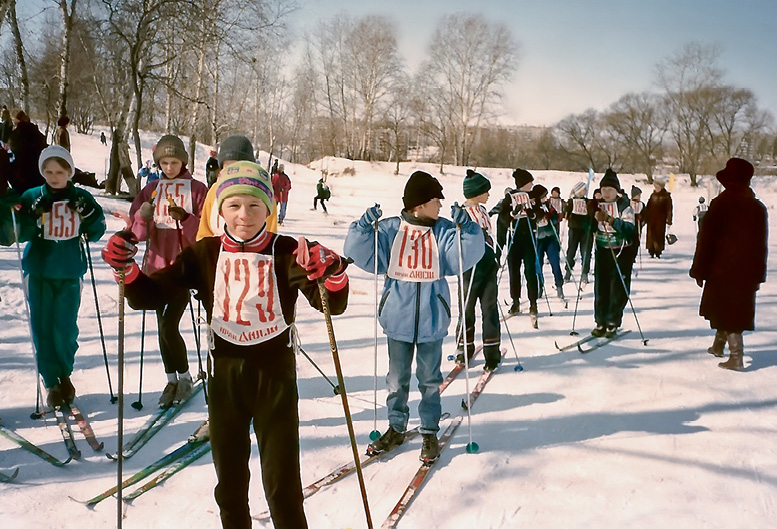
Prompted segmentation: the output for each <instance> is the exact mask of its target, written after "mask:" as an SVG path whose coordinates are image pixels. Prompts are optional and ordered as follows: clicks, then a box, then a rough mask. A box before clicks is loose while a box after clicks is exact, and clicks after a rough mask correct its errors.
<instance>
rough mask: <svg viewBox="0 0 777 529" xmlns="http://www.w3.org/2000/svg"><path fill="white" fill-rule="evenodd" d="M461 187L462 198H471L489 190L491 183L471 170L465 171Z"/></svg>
mask: <svg viewBox="0 0 777 529" xmlns="http://www.w3.org/2000/svg"><path fill="white" fill-rule="evenodd" d="M462 187H463V189H464V198H472V197H476V196H478V195H482V194H483V193H485V192H487V191H488V190H490V189H491V182H489V181H488V178H486V177H485V176H483V175H482V174H480V173H476V172H475V171H473V170H472V169H467V176H465V177H464V183H463V184H462Z"/></svg>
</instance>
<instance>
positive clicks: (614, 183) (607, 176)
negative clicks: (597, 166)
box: [599, 168, 621, 190]
mask: <svg viewBox="0 0 777 529" xmlns="http://www.w3.org/2000/svg"><path fill="white" fill-rule="evenodd" d="M599 187H600V188H602V187H614V188H615V189H617V190H620V188H621V183H620V181H619V180H618V175H617V174H616V173H615V171H613V170H612V169H610V168H608V169H607V170H606V171H605V172H604V176H603V177H602V180H601V182H599Z"/></svg>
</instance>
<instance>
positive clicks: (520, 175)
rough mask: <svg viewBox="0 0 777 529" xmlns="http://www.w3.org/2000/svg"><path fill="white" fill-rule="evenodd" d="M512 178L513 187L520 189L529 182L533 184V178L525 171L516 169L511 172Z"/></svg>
mask: <svg viewBox="0 0 777 529" xmlns="http://www.w3.org/2000/svg"><path fill="white" fill-rule="evenodd" d="M513 178H514V179H515V187H517V188H518V189H520V188H522V187H523V186H525V185H526V184H528V183H529V182H534V177H533V176H532V174H531V173H530V172H529V171H527V170H526V169H516V170H515V171H513Z"/></svg>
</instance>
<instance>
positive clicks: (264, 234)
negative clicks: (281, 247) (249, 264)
mask: <svg viewBox="0 0 777 529" xmlns="http://www.w3.org/2000/svg"><path fill="white" fill-rule="evenodd" d="M272 238H273V234H272V233H270V232H269V231H267V225H266V224H265V225H264V226H262V229H261V230H260V231H259V233H257V234H256V235H254V236H253V237H252V238H251V239H249V240H247V241H241V240H239V239H237V238H235V237H233V236H232V235H230V234H229V231H227V228H226V227H224V233H223V235H222V236H221V247H222V248H223V249H224V251H225V252H230V253H237V252H248V253H260V252H262V251H263V250H264V249H265V248H267V246H268V245H269V244H270V241H272Z"/></svg>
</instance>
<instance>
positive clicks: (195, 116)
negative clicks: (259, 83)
mask: <svg viewBox="0 0 777 529" xmlns="http://www.w3.org/2000/svg"><path fill="white" fill-rule="evenodd" d="M205 23H206V15H205V10H204V9H203V11H202V17H201V19H200V49H199V50H198V51H199V53H200V61H199V64H198V65H197V95H196V101H195V102H194V108H193V109H192V133H191V135H190V136H189V171H191V173H192V174H194V167H195V153H196V151H197V122H198V121H199V120H200V108H201V107H202V100H203V99H204V94H203V92H204V91H205V79H204V78H203V77H204V76H205V44H206V43H205V40H204V37H205V35H206V33H207V32H206V27H205Z"/></svg>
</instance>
